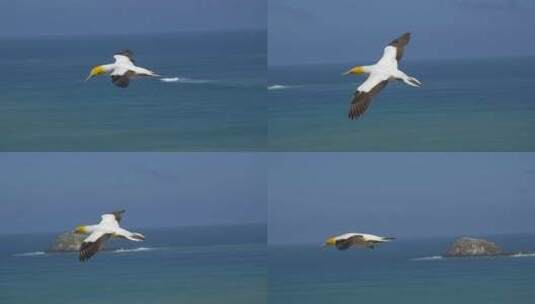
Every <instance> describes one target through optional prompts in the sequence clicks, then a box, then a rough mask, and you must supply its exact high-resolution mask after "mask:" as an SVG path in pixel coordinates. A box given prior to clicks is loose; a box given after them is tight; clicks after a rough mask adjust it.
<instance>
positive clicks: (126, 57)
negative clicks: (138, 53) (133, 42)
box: [113, 50, 135, 65]
mask: <svg viewBox="0 0 535 304" xmlns="http://www.w3.org/2000/svg"><path fill="white" fill-rule="evenodd" d="M113 58H114V59H115V63H121V64H132V65H133V63H134V62H135V61H134V53H133V52H132V51H131V50H123V51H120V52H119V53H116V54H115V55H113Z"/></svg>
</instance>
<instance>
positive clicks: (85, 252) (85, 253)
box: [79, 234, 111, 262]
mask: <svg viewBox="0 0 535 304" xmlns="http://www.w3.org/2000/svg"><path fill="white" fill-rule="evenodd" d="M110 237H111V234H104V235H103V236H101V237H100V238H99V239H98V240H97V241H95V242H83V243H82V245H81V246H80V256H79V260H80V262H85V261H87V260H89V258H91V257H92V256H94V255H95V254H96V253H97V252H98V251H99V250H100V249H101V248H102V246H103V244H104V242H105V241H106V240H108V239H109V238H110Z"/></svg>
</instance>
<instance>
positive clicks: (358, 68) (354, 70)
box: [342, 66, 364, 76]
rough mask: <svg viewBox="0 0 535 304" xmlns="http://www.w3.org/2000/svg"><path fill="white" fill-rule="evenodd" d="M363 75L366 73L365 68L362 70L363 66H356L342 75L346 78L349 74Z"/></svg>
mask: <svg viewBox="0 0 535 304" xmlns="http://www.w3.org/2000/svg"><path fill="white" fill-rule="evenodd" d="M362 73H364V68H362V66H356V67H353V68H351V69H350V70H348V71H346V72H345V73H343V74H342V75H344V76H345V75H349V74H355V75H359V74H362Z"/></svg>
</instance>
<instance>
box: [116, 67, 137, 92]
mask: <svg viewBox="0 0 535 304" xmlns="http://www.w3.org/2000/svg"><path fill="white" fill-rule="evenodd" d="M135 74H136V73H135V72H134V71H132V70H128V69H120V68H118V69H116V70H115V71H114V72H113V73H112V74H111V82H113V84H114V85H116V86H118V87H120V88H126V87H128V85H129V84H130V78H131V77H132V76H134V75H135Z"/></svg>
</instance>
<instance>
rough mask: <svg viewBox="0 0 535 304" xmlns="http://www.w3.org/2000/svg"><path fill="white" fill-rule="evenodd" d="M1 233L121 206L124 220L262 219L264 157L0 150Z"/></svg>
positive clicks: (137, 223)
mask: <svg viewBox="0 0 535 304" xmlns="http://www.w3.org/2000/svg"><path fill="white" fill-rule="evenodd" d="M0 168H1V170H0V185H2V190H1V191H0V233H10V232H33V231H62V230H68V229H72V228H73V227H74V226H73V225H76V224H92V223H95V222H98V220H99V219H100V215H101V213H103V212H109V211H112V210H116V209H121V208H125V209H126V210H127V211H126V214H125V217H124V219H123V221H124V225H125V226H130V227H171V226H183V225H207V224H237V223H253V222H257V223H259V222H263V223H265V221H266V214H265V213H266V196H265V187H266V185H265V174H264V170H265V167H264V163H263V160H261V159H260V157H259V156H258V155H254V154H241V153H232V154H230V153H167V154H166V153H162V154H158V153H48V154H47V153H0Z"/></svg>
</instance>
